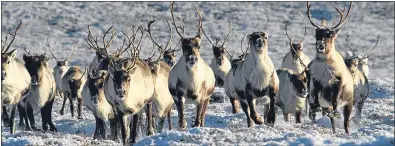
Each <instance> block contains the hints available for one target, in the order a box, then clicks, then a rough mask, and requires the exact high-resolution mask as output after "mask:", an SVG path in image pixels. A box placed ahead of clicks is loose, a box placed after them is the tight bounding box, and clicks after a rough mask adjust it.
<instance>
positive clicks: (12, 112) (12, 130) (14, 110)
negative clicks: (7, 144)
mask: <svg viewBox="0 0 395 146" xmlns="http://www.w3.org/2000/svg"><path fill="white" fill-rule="evenodd" d="M16 107H17V105H12V107H11V117H10V121H11V122H10V129H11V130H10V131H11V134H15V112H16Z"/></svg>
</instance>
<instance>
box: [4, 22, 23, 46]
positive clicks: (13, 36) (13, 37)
mask: <svg viewBox="0 0 395 146" xmlns="http://www.w3.org/2000/svg"><path fill="white" fill-rule="evenodd" d="M21 25H22V21H20V22H19V25H18V26H17V27H16V29H15V32H14V34H11V33H10V36H11V37H12V40H11V42H10V43H9V44H8V46H7V48H5V46H6V44H7V38H8V37H7V36H6V37H5V41H4V42H3V41H1V43H2V46H1V53H6V52H7V51H8V50H9V49H10V47H11V45H12V43H13V42H14V40H15V37H16V33H17V32H18V29H19V28H20V27H21Z"/></svg>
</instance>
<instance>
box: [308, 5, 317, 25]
mask: <svg viewBox="0 0 395 146" xmlns="http://www.w3.org/2000/svg"><path fill="white" fill-rule="evenodd" d="M310 8H311V4H310V5H309V2H307V17H308V18H309V20H310V23H311V25H313V26H315V27H317V28H320V27H319V26H318V25H316V24H314V22H313V20H311V14H310Z"/></svg>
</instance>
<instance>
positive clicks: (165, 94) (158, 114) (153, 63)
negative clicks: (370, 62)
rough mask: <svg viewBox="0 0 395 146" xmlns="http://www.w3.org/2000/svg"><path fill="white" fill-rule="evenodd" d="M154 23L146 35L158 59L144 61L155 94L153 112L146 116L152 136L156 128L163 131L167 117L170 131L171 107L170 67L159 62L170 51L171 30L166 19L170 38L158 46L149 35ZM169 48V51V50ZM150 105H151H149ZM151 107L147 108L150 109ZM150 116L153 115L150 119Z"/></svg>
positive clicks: (148, 110) (150, 111) (149, 110)
mask: <svg viewBox="0 0 395 146" xmlns="http://www.w3.org/2000/svg"><path fill="white" fill-rule="evenodd" d="M154 22H155V20H153V21H150V22H149V24H148V29H147V32H148V35H149V37H150V39H151V40H152V42H153V43H154V44H155V45H156V46H157V47H158V51H159V52H160V54H159V57H158V59H157V60H152V57H153V55H155V53H154V54H153V55H152V56H151V57H150V58H148V59H147V60H146V62H147V63H148V65H149V67H150V69H151V74H152V75H153V78H154V84H155V85H154V86H155V92H154V95H153V102H152V104H153V107H152V108H153V109H154V112H155V113H153V114H152V109H147V115H148V116H149V117H148V118H152V123H148V124H149V125H148V130H147V132H148V133H147V135H152V134H153V133H154V131H153V129H154V128H156V127H157V126H156V125H158V127H157V131H158V132H162V130H163V125H164V122H165V118H166V116H167V119H168V124H169V130H171V128H172V126H171V108H172V106H173V103H174V101H173V97H172V95H171V94H170V92H169V88H168V78H169V72H170V68H171V66H169V65H168V64H167V63H166V62H164V61H160V58H161V56H162V55H163V54H164V52H165V51H166V50H170V49H171V45H170V43H171V39H172V29H171V25H170V23H169V21H168V20H167V19H166V22H167V24H168V26H169V30H170V37H169V40H168V41H167V44H166V46H165V47H163V45H159V44H158V43H157V42H156V41H155V39H154V38H153V36H152V35H151V25H152V24H153V23H154ZM169 48H170V49H169ZM149 104H151V103H149ZM150 107H151V106H148V108H150ZM152 115H155V116H154V117H152ZM156 118H158V119H159V123H158V124H156V122H155V119H156Z"/></svg>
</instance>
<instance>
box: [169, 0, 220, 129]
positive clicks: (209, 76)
mask: <svg viewBox="0 0 395 146" xmlns="http://www.w3.org/2000/svg"><path fill="white" fill-rule="evenodd" d="M173 7H174V2H171V6H170V12H171V16H172V20H173V25H174V26H175V30H176V32H177V34H178V35H179V36H180V38H181V48H182V56H181V57H180V59H179V60H178V62H177V63H176V64H175V65H174V66H173V68H172V69H171V70H170V75H169V80H168V81H169V90H170V93H171V95H172V96H173V99H174V101H175V104H176V106H177V111H178V117H179V121H178V123H179V127H180V128H181V129H185V128H186V127H187V122H186V120H185V117H184V104H185V102H192V103H196V104H197V106H196V119H195V123H194V126H195V127H204V119H205V116H206V109H207V106H208V104H209V102H210V96H211V94H212V93H213V91H214V88H215V77H214V73H213V71H212V69H211V68H210V67H209V66H208V65H207V63H206V62H205V61H204V60H203V58H202V57H201V56H200V51H199V50H200V46H201V41H202V35H201V31H202V16H201V14H200V12H199V10H198V9H197V8H196V7H195V10H196V12H197V14H198V16H199V24H198V25H197V27H198V32H197V35H196V36H195V37H185V36H184V35H183V34H181V33H180V31H179V29H180V28H182V27H179V26H177V24H176V22H175V18H174V14H173Z"/></svg>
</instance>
